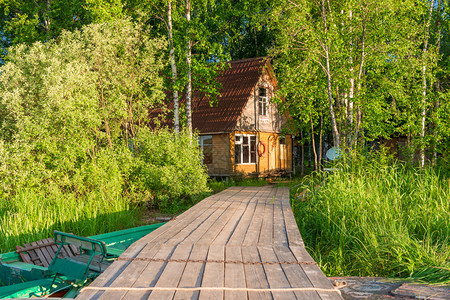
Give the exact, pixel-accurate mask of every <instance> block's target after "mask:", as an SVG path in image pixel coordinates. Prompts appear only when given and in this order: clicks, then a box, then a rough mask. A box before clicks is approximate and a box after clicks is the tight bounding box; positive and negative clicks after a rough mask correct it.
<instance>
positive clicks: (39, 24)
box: [0, 0, 90, 54]
mask: <svg viewBox="0 0 450 300" xmlns="http://www.w3.org/2000/svg"><path fill="white" fill-rule="evenodd" d="M86 13H87V11H86V9H85V7H84V1H79V0H52V1H46V0H21V1H17V0H3V1H1V2H0V28H1V32H2V39H1V40H0V46H1V47H2V50H3V51H4V54H6V53H7V52H8V50H7V48H8V47H10V46H14V45H18V44H21V43H27V44H32V43H33V42H36V41H50V40H51V39H53V38H55V37H58V36H59V35H60V34H61V32H62V31H63V30H71V31H72V30H75V29H80V28H81V27H82V26H83V25H85V24H88V23H89V22H90V19H89V18H88V16H87V14H86Z"/></svg>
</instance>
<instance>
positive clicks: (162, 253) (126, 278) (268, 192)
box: [77, 186, 341, 300]
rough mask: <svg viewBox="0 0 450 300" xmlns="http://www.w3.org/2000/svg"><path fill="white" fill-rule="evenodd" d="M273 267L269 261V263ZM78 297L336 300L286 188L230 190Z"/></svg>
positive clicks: (126, 256) (140, 247) (129, 253)
mask: <svg viewBox="0 0 450 300" xmlns="http://www.w3.org/2000/svg"><path fill="white" fill-rule="evenodd" d="M274 262H275V263H274ZM77 299H79V300H80V299H106V300H113V299H341V297H340V295H339V293H337V292H336V290H334V289H333V286H332V285H331V283H330V281H329V280H328V279H327V278H326V277H325V275H324V274H323V273H322V272H321V271H320V269H319V267H318V266H317V265H315V264H314V261H313V259H312V258H311V256H310V255H309V254H308V253H307V252H306V250H305V248H304V246H303V241H302V238H301V236H300V233H299V231H298V227H297V225H296V223H295V218H294V216H293V214H292V211H291V207H290V205H289V190H288V188H274V187H271V186H265V187H232V188H229V189H227V190H225V191H223V192H221V193H218V194H216V195H213V196H211V197H209V198H207V199H205V200H203V201H201V202H200V203H198V204H197V205H195V206H194V207H192V208H191V209H189V210H188V211H186V212H185V213H183V214H182V215H180V216H178V217H177V218H176V219H174V220H172V221H170V222H169V223H167V224H166V225H164V226H162V227H160V228H158V229H157V230H155V231H153V232H152V233H150V234H149V235H147V236H145V237H144V238H142V239H141V240H139V241H137V242H136V243H134V244H133V245H132V246H131V247H130V248H128V249H127V250H126V251H125V252H124V253H123V254H122V256H121V260H118V261H115V262H114V263H113V264H112V265H111V266H110V267H109V268H108V269H107V270H106V271H105V272H104V273H103V274H101V275H100V276H99V277H98V278H97V279H96V280H95V281H94V282H93V283H92V284H91V285H90V286H89V287H88V288H87V289H84V290H82V292H81V293H80V295H79V296H78V297H77Z"/></svg>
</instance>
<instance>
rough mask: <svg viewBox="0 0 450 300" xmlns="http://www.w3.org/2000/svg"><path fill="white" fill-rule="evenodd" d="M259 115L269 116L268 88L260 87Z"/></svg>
mask: <svg viewBox="0 0 450 300" xmlns="http://www.w3.org/2000/svg"><path fill="white" fill-rule="evenodd" d="M258 103H259V115H261V116H267V90H266V89H265V88H259V101H258Z"/></svg>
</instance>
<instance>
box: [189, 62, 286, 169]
mask: <svg viewBox="0 0 450 300" xmlns="http://www.w3.org/2000/svg"><path fill="white" fill-rule="evenodd" d="M217 79H218V81H219V82H220V84H221V85H222V88H221V91H220V95H219V96H218V101H217V103H216V104H213V105H210V99H209V98H208V97H207V96H205V95H200V94H197V93H195V94H194V96H193V100H192V125H193V128H194V130H196V131H197V132H198V133H199V146H200V148H201V150H202V153H203V164H204V165H206V166H207V168H208V174H209V175H210V176H213V177H218V176H220V177H222V176H223V177H225V176H235V175H246V176H248V175H253V176H258V175H263V174H268V173H278V172H287V173H289V172H291V170H292V139H291V136H290V135H281V128H282V126H283V124H284V123H285V121H286V118H285V117H284V116H283V115H281V114H279V113H278V110H277V106H276V104H275V103H273V102H272V98H273V97H274V95H275V92H276V90H277V88H278V84H277V79H276V77H275V74H274V72H273V69H272V66H271V63H270V60H269V59H268V58H265V57H259V58H251V59H244V60H237V61H231V62H229V68H227V69H226V70H225V71H223V73H222V74H221V75H220V76H219V77H218V78H217Z"/></svg>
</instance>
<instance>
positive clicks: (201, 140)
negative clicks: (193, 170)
mask: <svg viewBox="0 0 450 300" xmlns="http://www.w3.org/2000/svg"><path fill="white" fill-rule="evenodd" d="M206 139H211V144H207V145H208V146H211V147H212V145H213V142H212V135H200V136H199V137H198V146H199V147H200V151H201V153H202V165H203V146H204V142H205V140H206ZM213 157H214V155H213ZM212 159H213V158H211V163H213V162H212Z"/></svg>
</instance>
